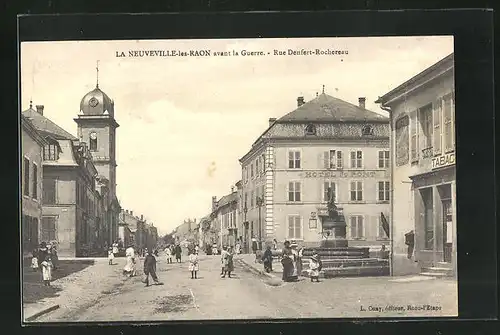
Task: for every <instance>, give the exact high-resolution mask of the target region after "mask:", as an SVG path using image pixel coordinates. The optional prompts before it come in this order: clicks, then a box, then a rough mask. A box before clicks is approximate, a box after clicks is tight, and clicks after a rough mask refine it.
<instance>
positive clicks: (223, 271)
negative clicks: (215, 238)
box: [220, 246, 228, 278]
mask: <svg viewBox="0 0 500 335" xmlns="http://www.w3.org/2000/svg"><path fill="white" fill-rule="evenodd" d="M220 260H221V264H222V268H221V272H220V276H221V278H226V271H227V261H228V254H227V247H226V246H223V247H222V251H221V253H220Z"/></svg>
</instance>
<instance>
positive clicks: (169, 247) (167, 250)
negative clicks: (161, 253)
mask: <svg viewBox="0 0 500 335" xmlns="http://www.w3.org/2000/svg"><path fill="white" fill-rule="evenodd" d="M165 253H166V254H167V264H172V247H171V246H168V247H167V248H166V249H165Z"/></svg>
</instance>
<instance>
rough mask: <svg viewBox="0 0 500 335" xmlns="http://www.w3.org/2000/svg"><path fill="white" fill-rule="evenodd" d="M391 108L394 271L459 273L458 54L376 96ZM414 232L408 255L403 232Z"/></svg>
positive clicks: (378, 101) (383, 104)
mask: <svg viewBox="0 0 500 335" xmlns="http://www.w3.org/2000/svg"><path fill="white" fill-rule="evenodd" d="M377 103H380V104H381V105H382V107H383V108H386V109H388V110H390V113H391V147H392V148H393V150H392V157H391V161H392V167H393V169H392V179H393V181H392V185H393V187H394V188H393V190H392V191H393V197H392V199H393V203H392V218H393V221H392V231H393V243H394V248H393V250H394V256H393V259H394V265H393V269H394V273H395V274H404V273H412V272H419V271H424V272H426V271H428V270H429V268H440V269H445V270H448V272H451V273H452V274H454V275H455V276H456V273H457V259H456V258H457V239H456V236H457V235H456V177H455V162H456V153H455V93H454V56H453V54H451V55H449V56H447V57H445V58H444V59H442V60H441V61H439V62H438V63H436V64H434V65H433V66H431V67H429V68H428V69H426V70H424V71H423V72H421V73H420V74H417V75H416V76H415V77H413V78H411V79H409V80H408V81H407V82H405V83H403V84H402V85H400V86H398V87H397V88H395V89H393V90H392V91H390V92H388V93H387V94H385V95H384V96H382V97H381V98H379V99H378V100H377ZM411 231H413V233H414V239H413V241H414V246H415V248H414V254H411V250H410V255H408V245H406V243H405V242H406V241H405V234H407V233H409V232H411Z"/></svg>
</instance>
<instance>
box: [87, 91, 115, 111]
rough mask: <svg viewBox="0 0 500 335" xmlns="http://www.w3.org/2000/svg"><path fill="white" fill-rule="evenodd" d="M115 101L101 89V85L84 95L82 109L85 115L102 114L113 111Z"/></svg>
mask: <svg viewBox="0 0 500 335" xmlns="http://www.w3.org/2000/svg"><path fill="white" fill-rule="evenodd" d="M113 105H114V102H113V100H111V99H110V98H109V96H108V95H107V94H106V93H104V92H103V91H101V89H100V88H99V85H97V86H96V88H94V89H93V90H92V91H90V92H88V93H87V94H85V95H84V97H83V98H82V100H81V102H80V111H81V112H82V113H83V114H84V115H102V114H105V113H106V112H107V113H109V114H112V113H113Z"/></svg>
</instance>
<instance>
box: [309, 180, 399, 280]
mask: <svg viewBox="0 0 500 335" xmlns="http://www.w3.org/2000/svg"><path fill="white" fill-rule="evenodd" d="M327 209H328V210H327V215H326V216H322V219H321V228H322V230H321V234H322V240H321V242H320V244H319V247H318V248H305V249H304V250H303V253H302V255H303V269H305V270H304V271H303V272H302V275H305V276H307V275H308V273H307V268H308V265H309V258H310V257H311V256H312V255H313V254H315V253H318V255H319V256H320V259H321V261H322V263H323V270H322V274H323V276H324V277H327V278H328V277H340V276H383V275H389V261H388V260H387V259H380V258H371V257H370V248H368V247H349V243H348V240H347V238H346V237H347V234H346V232H347V224H346V221H345V217H344V215H343V213H342V208H339V207H337V205H336V204H335V196H334V193H333V192H332V190H331V189H328V204H327Z"/></svg>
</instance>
